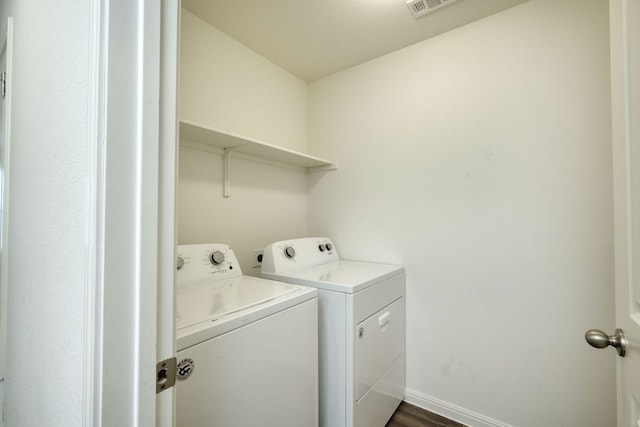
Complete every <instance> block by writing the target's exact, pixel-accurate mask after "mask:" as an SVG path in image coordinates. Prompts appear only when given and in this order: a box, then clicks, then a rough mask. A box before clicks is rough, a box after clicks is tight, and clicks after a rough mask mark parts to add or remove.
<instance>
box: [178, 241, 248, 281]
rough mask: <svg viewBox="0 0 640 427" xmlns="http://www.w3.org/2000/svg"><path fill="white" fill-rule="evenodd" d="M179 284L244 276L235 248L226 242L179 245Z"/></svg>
mask: <svg viewBox="0 0 640 427" xmlns="http://www.w3.org/2000/svg"><path fill="white" fill-rule="evenodd" d="M177 252H178V254H177V259H176V269H177V286H178V287H184V286H189V285H191V284H194V283H202V282H206V281H213V280H222V279H231V278H233V277H238V276H242V270H241V269H240V264H238V260H237V258H236V255H235V254H234V253H233V250H232V249H231V248H230V247H229V246H228V245H225V244H224V243H205V244H197V245H178V250H177Z"/></svg>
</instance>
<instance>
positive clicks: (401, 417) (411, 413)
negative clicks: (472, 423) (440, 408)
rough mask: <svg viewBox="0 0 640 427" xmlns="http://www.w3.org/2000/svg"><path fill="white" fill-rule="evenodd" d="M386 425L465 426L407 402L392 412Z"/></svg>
mask: <svg viewBox="0 0 640 427" xmlns="http://www.w3.org/2000/svg"><path fill="white" fill-rule="evenodd" d="M386 427H466V426H465V425H464V424H460V423H458V422H455V421H451V420H449V419H447V418H445V417H442V416H440V415H438V414H434V413H433V412H429V411H427V410H425V409H422V408H418V407H417V406H415V405H411V404H409V403H407V402H402V403H400V406H399V407H398V409H397V410H396V412H395V413H394V414H393V416H392V417H391V419H390V420H389V422H388V423H387V426H386Z"/></svg>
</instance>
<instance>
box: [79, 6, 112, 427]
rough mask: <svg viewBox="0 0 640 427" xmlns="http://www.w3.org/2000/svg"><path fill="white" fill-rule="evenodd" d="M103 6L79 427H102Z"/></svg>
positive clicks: (90, 126) (96, 44)
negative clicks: (81, 420)
mask: <svg viewBox="0 0 640 427" xmlns="http://www.w3.org/2000/svg"><path fill="white" fill-rule="evenodd" d="M106 16H107V14H106V12H105V5H104V2H103V1H102V0H92V1H91V22H90V27H91V28H90V35H89V37H90V40H89V100H88V111H87V132H88V138H87V143H88V144H87V176H86V180H87V188H86V196H87V197H86V207H85V209H86V216H85V221H86V222H85V227H86V233H87V241H86V263H85V276H86V278H85V281H86V287H85V309H84V324H85V330H84V355H85V359H84V384H83V387H84V391H83V405H82V406H83V425H85V426H94V427H100V426H101V425H102V418H101V412H102V385H103V382H102V367H103V365H102V360H103V357H102V353H103V347H102V342H103V327H102V321H103V299H102V295H103V292H104V289H103V288H104V280H103V278H104V271H103V268H104V260H103V256H104V240H103V236H104V209H105V207H104V196H105V187H104V164H103V162H104V137H105V136H104V128H105V117H104V110H105V90H106V70H105V67H106V63H107V47H106V41H107V37H108V34H105V33H104V30H105V29H106V28H107V26H106V25H104V23H105V21H106Z"/></svg>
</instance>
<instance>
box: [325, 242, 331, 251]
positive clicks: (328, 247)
mask: <svg viewBox="0 0 640 427" xmlns="http://www.w3.org/2000/svg"><path fill="white" fill-rule="evenodd" d="M324 246H325V248H327V250H328V251H330V250H331V249H333V246H332V245H331V243H327V244H326V245H324Z"/></svg>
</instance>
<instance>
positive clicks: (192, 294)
mask: <svg viewBox="0 0 640 427" xmlns="http://www.w3.org/2000/svg"><path fill="white" fill-rule="evenodd" d="M298 290H300V287H299V286H295V285H291V284H288V283H282V282H274V281H272V280H265V279H260V278H257V277H249V276H240V277H236V278H233V279H228V280H216V281H210V282H206V283H202V284H199V285H192V286H189V287H185V288H178V289H177V290H176V312H177V316H176V324H177V325H176V326H177V329H178V330H180V329H182V328H186V327H188V326H191V325H194V324H197V323H201V322H205V321H209V322H210V321H213V320H219V319H221V318H223V317H225V316H229V315H231V314H233V313H236V312H239V311H243V310H247V309H249V308H252V307H257V306H260V305H262V304H266V303H268V302H269V301H272V300H274V299H276V298H279V297H282V296H284V295H287V294H289V293H292V292H295V291H298Z"/></svg>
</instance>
